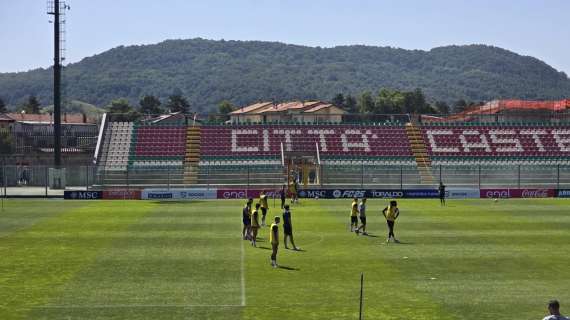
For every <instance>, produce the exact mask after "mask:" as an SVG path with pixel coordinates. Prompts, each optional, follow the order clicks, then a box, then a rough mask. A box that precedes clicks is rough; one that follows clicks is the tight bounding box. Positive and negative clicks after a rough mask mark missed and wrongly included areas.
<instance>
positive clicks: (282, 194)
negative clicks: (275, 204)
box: [279, 185, 287, 209]
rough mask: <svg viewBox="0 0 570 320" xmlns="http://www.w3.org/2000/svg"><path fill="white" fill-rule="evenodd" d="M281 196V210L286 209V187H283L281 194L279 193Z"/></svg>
mask: <svg viewBox="0 0 570 320" xmlns="http://www.w3.org/2000/svg"><path fill="white" fill-rule="evenodd" d="M279 196H280V197H281V209H284V208H285V200H286V199H287V190H286V188H285V185H283V186H282V187H281V192H280V193H279Z"/></svg>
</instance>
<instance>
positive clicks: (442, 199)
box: [438, 181, 445, 206]
mask: <svg viewBox="0 0 570 320" xmlns="http://www.w3.org/2000/svg"><path fill="white" fill-rule="evenodd" d="M438 190H439V203H440V204H441V205H442V206H445V185H444V184H443V182H442V181H440V182H439V188H438Z"/></svg>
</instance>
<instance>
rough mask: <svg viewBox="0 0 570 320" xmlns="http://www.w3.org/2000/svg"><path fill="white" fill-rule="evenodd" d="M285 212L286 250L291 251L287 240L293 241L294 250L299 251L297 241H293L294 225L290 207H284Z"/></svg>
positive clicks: (284, 232) (284, 240) (284, 239)
mask: <svg viewBox="0 0 570 320" xmlns="http://www.w3.org/2000/svg"><path fill="white" fill-rule="evenodd" d="M284 209H285V211H283V243H284V244H285V249H289V247H287V238H289V239H290V240H291V244H292V245H293V250H299V248H297V246H296V245H295V241H294V240H293V224H292V223H291V211H290V210H289V205H285V206H284Z"/></svg>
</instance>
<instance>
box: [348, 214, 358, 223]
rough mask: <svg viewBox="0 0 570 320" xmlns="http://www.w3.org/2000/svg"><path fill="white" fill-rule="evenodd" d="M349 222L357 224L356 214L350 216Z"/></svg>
mask: <svg viewBox="0 0 570 320" xmlns="http://www.w3.org/2000/svg"><path fill="white" fill-rule="evenodd" d="M350 223H352V224H357V223H358V217H357V216H350Z"/></svg>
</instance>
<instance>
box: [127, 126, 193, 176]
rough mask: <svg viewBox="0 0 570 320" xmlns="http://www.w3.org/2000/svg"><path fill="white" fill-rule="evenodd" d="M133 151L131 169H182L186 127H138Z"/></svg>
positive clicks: (136, 127) (130, 159) (130, 160)
mask: <svg viewBox="0 0 570 320" xmlns="http://www.w3.org/2000/svg"><path fill="white" fill-rule="evenodd" d="M131 150H132V151H131V155H130V158H129V167H130V168H132V169H142V170H144V169H152V170H160V169H165V170H170V169H173V170H178V169H182V167H183V162H184V155H185V151H186V127H185V126H180V125H176V126H159V125H137V126H135V134H134V138H133V142H132V148H131Z"/></svg>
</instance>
